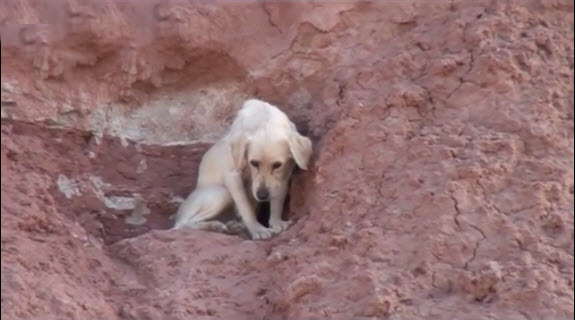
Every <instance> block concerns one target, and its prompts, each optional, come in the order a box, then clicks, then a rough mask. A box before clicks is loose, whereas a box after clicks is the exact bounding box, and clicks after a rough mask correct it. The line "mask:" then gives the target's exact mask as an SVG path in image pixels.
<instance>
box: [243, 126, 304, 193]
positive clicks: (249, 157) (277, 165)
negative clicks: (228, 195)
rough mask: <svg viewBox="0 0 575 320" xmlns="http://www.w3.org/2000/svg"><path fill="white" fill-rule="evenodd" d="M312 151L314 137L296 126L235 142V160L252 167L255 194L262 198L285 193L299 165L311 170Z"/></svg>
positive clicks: (253, 191)
mask: <svg viewBox="0 0 575 320" xmlns="http://www.w3.org/2000/svg"><path fill="white" fill-rule="evenodd" d="M311 153H312V143H311V141H310V139H309V138H307V137H305V136H302V135H300V134H299V133H298V132H297V129H296V128H295V126H293V125H292V126H291V128H290V129H289V130H287V132H286V133H282V134H277V133H274V132H268V131H261V132H258V133H256V134H254V135H252V136H251V137H249V138H248V139H243V140H239V141H237V142H235V143H234V144H233V145H232V157H233V158H234V162H235V163H237V164H238V167H245V166H247V167H249V171H250V177H251V185H252V194H253V196H254V198H255V199H256V200H258V201H269V200H270V199H274V198H276V197H279V196H281V195H282V194H285V192H287V190H286V189H287V187H288V181H289V178H290V175H291V174H292V172H293V169H294V168H295V166H296V165H297V166H298V167H299V168H301V169H303V170H307V166H308V163H309V160H310V157H311Z"/></svg>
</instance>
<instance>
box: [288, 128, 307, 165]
mask: <svg viewBox="0 0 575 320" xmlns="http://www.w3.org/2000/svg"><path fill="white" fill-rule="evenodd" d="M287 141H288V145H289V148H290V151H291V154H292V156H293V158H294V160H295V163H296V164H297V166H298V167H300V168H301V169H303V170H307V165H308V163H309V160H310V158H311V153H312V144H311V140H310V139H309V138H308V137H305V136H302V135H301V134H299V132H297V130H296V129H295V128H294V129H293V130H292V132H291V133H290V135H289V136H288V139H287Z"/></svg>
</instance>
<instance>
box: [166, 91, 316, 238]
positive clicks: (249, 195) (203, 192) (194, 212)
mask: <svg viewBox="0 0 575 320" xmlns="http://www.w3.org/2000/svg"><path fill="white" fill-rule="evenodd" d="M311 153H312V143H311V141H310V140H309V139H308V138H306V137H304V136H302V135H300V134H299V133H298V132H297V129H296V127H295V125H294V124H293V123H292V122H291V121H290V120H289V118H288V117H287V116H286V115H285V114H284V113H283V112H282V111H280V110H279V109H278V108H277V107H275V106H273V105H271V104H269V103H267V102H264V101H261V100H256V99H251V100H247V101H246V102H245V103H244V105H243V107H242V109H241V110H240V111H239V112H238V114H237V117H236V118H235V120H234V122H233V123H232V125H231V128H230V130H229V131H228V133H227V134H226V135H225V136H224V137H223V138H222V139H221V140H220V141H218V142H217V143H216V144H215V145H213V146H212V147H211V148H210V149H209V150H208V151H207V152H206V154H205V155H204V157H203V158H202V161H201V163H200V168H199V176H198V182H197V187H196V189H195V190H194V191H193V192H192V193H191V194H190V195H189V196H188V198H187V199H186V200H185V201H184V202H183V203H182V205H181V206H180V208H179V210H178V212H177V214H176V222H175V225H174V228H175V229H179V228H182V227H191V228H196V229H205V230H219V231H223V232H225V231H227V229H228V226H227V225H225V224H224V223H222V222H220V221H217V220H214V219H215V218H217V217H218V216H219V215H220V214H222V213H223V212H224V211H226V210H227V209H229V208H230V207H232V205H234V206H235V209H236V212H237V214H238V215H239V217H240V218H241V221H242V222H243V223H244V225H245V227H246V228H247V230H248V232H249V233H250V235H251V237H252V238H253V239H267V238H270V237H271V236H272V235H274V234H277V233H280V232H281V231H283V230H285V229H286V228H287V227H288V226H289V225H290V221H284V220H282V210H283V207H284V202H285V199H286V195H287V192H288V181H289V178H290V176H291V174H292V172H293V169H294V168H295V166H296V165H297V166H299V167H300V168H302V169H304V170H307V166H308V162H309V159H310V156H311ZM262 196H267V198H265V197H264V198H261V197H262ZM257 201H269V202H270V228H266V227H265V226H263V225H262V224H260V223H259V222H258V220H257V218H256V215H255V208H254V205H255V204H256V203H257Z"/></svg>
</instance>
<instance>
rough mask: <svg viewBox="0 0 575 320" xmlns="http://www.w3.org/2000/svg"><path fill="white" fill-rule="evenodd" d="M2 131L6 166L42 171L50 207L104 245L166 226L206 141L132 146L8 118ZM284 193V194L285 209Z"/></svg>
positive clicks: (265, 210)
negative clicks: (6, 141)
mask: <svg viewBox="0 0 575 320" xmlns="http://www.w3.org/2000/svg"><path fill="white" fill-rule="evenodd" d="M2 128H3V135H4V134H5V131H6V132H7V134H8V135H10V139H11V140H12V141H14V143H15V145H17V146H18V147H17V148H12V147H10V146H4V145H3V152H5V155H6V157H5V159H6V160H7V161H8V162H9V163H10V164H9V165H10V166H14V167H17V168H19V169H17V170H19V172H21V173H22V174H23V173H26V174H34V175H36V174H37V175H42V176H45V177H46V178H47V180H48V181H50V183H51V186H50V188H49V192H50V195H51V196H52V198H53V199H54V203H51V204H50V205H52V206H54V207H55V210H57V211H58V212H60V213H62V214H64V215H65V216H66V217H67V218H69V219H71V220H72V221H75V222H78V223H80V224H81V225H82V226H83V227H84V228H85V230H86V231H87V232H88V233H89V234H91V235H92V236H95V237H97V238H101V239H102V240H103V241H104V242H105V243H107V244H110V243H114V242H117V241H119V240H122V239H125V238H131V237H135V236H139V235H142V234H144V233H146V232H149V231H150V230H154V229H168V228H171V227H172V225H173V222H174V221H173V220H172V218H171V216H172V215H173V214H174V213H175V212H176V211H177V208H178V206H179V204H180V201H181V200H183V198H185V197H186V196H187V195H188V194H189V193H190V192H191V191H192V190H193V188H194V187H195V183H196V178H197V169H198V165H199V162H200V160H201V158H202V156H203V155H204V153H205V151H206V150H207V149H208V148H209V147H210V146H211V144H212V143H211V142H196V143H183V144H170V143H166V144H164V143H136V142H134V141H133V140H131V139H125V138H118V137H115V136H111V135H103V136H100V135H95V134H93V133H91V132H86V131H82V130H78V129H72V128H65V127H63V126H48V125H46V124H44V123H28V122H22V121H14V120H6V119H3V121H2ZM225 128H227V126H226V125H222V129H223V130H225ZM298 128H301V129H300V131H302V132H304V133H307V131H308V129H309V128H308V126H307V122H306V121H303V122H300V123H298ZM5 129H6V130H5ZM218 136H219V135H218ZM296 174H297V171H296ZM290 198H291V197H290V195H289V194H288V197H287V199H286V204H285V210H284V212H285V213H287V212H289V209H290V208H289V205H290ZM269 209H270V208H269V203H264V204H263V205H262V206H261V207H260V210H259V212H258V219H259V220H260V222H261V223H262V224H264V225H266V226H268V225H269V224H268V221H269ZM284 218H287V217H284Z"/></svg>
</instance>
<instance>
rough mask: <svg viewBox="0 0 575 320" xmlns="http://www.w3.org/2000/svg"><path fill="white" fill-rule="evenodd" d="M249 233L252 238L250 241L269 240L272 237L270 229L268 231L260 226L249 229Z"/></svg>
mask: <svg viewBox="0 0 575 320" xmlns="http://www.w3.org/2000/svg"><path fill="white" fill-rule="evenodd" d="M249 231H250V234H251V236H252V239H254V240H264V239H269V238H271V237H272V236H273V235H274V233H273V231H272V229H268V228H266V227H264V226H262V225H258V226H254V227H252V228H249Z"/></svg>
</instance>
